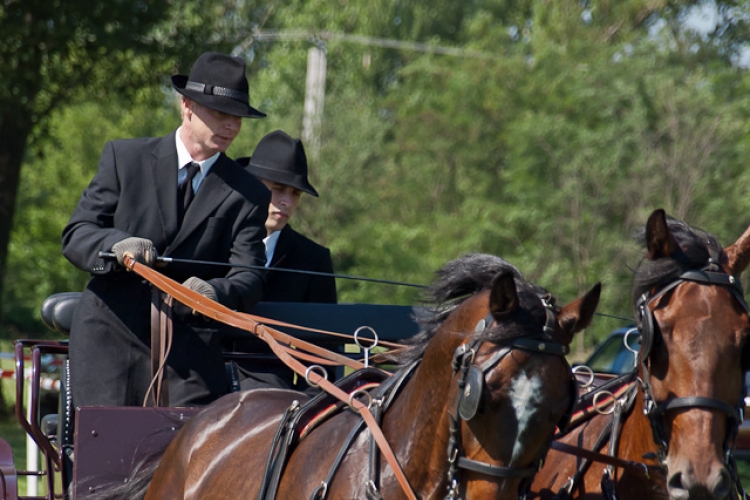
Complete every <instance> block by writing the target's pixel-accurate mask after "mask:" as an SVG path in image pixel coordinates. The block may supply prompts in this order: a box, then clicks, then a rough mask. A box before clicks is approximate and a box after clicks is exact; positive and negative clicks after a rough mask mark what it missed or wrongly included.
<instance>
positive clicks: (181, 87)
mask: <svg viewBox="0 0 750 500" xmlns="http://www.w3.org/2000/svg"><path fill="white" fill-rule="evenodd" d="M187 81H188V77H187V76H186V75H172V86H173V87H174V89H175V90H176V91H177V92H179V93H180V94H182V95H184V96H185V97H188V98H190V99H192V100H194V101H195V102H197V103H198V104H200V105H202V106H205V107H207V108H209V109H213V110H216V111H221V112H222V113H225V114H228V115H232V116H239V117H242V118H265V117H266V114H265V113H263V112H261V111H258V110H257V109H255V108H253V107H252V106H250V105H249V104H247V103H244V102H241V101H237V100H235V99H232V98H230V97H224V96H216V95H207V94H204V93H202V92H198V91H195V90H189V89H186V88H185V85H186V84H187Z"/></svg>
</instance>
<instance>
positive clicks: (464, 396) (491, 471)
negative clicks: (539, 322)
mask: <svg viewBox="0 0 750 500" xmlns="http://www.w3.org/2000/svg"><path fill="white" fill-rule="evenodd" d="M541 300H542V303H543V304H544V308H545V311H546V314H547V319H546V324H545V325H544V327H543V329H542V335H541V338H538V339H537V338H530V337H518V338H514V339H508V340H502V341H493V342H494V343H498V344H501V345H502V346H501V348H500V349H498V350H497V351H496V352H495V353H494V354H493V355H492V356H490V357H489V359H487V360H485V361H484V362H483V363H481V364H480V365H478V364H476V362H475V361H476V357H477V353H478V352H479V348H480V347H481V345H482V343H484V342H485V340H482V339H483V338H485V336H484V335H482V333H483V332H484V331H485V330H488V329H490V328H492V327H493V326H494V325H495V324H496V322H495V320H494V318H493V317H492V314H488V315H487V317H486V318H485V319H481V320H479V323H477V326H476V328H475V332H476V333H477V335H475V337H474V339H473V340H471V341H469V342H467V343H466V344H461V345H460V346H458V348H457V349H456V351H455V353H454V354H453V375H454V376H456V375H459V377H458V381H457V385H458V397H457V398H456V405H455V411H454V414H450V413H449V417H450V437H449V440H448V464H449V468H448V495H447V496H446V500H458V499H459V498H460V496H459V491H460V485H459V479H458V476H459V469H464V470H470V471H472V472H476V473H479V474H483V475H485V476H491V477H496V478H520V479H524V481H522V483H521V485H520V486H519V497H520V498H523V497H525V495H526V493H527V492H528V489H529V487H530V486H531V480H532V478H533V477H534V475H535V474H536V472H537V471H538V470H539V467H540V466H541V463H542V461H543V459H544V456H545V455H546V453H547V450H548V449H549V446H547V447H545V448H544V450H543V451H542V453H541V454H540V456H539V457H537V458H536V459H535V460H534V462H533V463H532V465H530V466H528V467H521V468H519V467H505V466H500V465H494V464H489V463H486V462H480V461H477V460H472V459H470V458H468V457H466V455H465V453H464V452H463V450H462V449H461V446H460V440H461V439H460V427H461V425H460V424H461V421H462V420H464V421H469V420H471V419H472V418H473V417H474V415H476V412H477V409H478V407H479V402H480V399H481V394H482V387H483V384H484V376H485V374H486V373H487V372H489V371H490V370H492V369H493V368H494V367H495V366H497V365H498V364H499V363H500V362H501V361H502V360H503V358H505V356H507V355H508V354H510V353H511V352H512V351H513V350H514V349H521V350H524V351H530V352H535V353H540V354H551V355H556V356H561V357H562V358H563V360H564V361H565V362H566V363H567V360H565V355H566V354H568V353H569V352H570V348H569V346H568V345H566V344H562V343H560V342H558V341H556V340H554V339H553V338H552V335H551V334H552V332H553V331H554V326H555V322H556V318H555V314H554V310H553V306H552V304H551V303H550V300H549V298H548V297H547V296H544V297H541ZM576 396H577V389H576V385H575V380H574V379H573V378H572V375H571V395H570V405H569V407H568V411H567V413H566V415H564V416H563V417H562V419H561V422H560V424H558V425H559V426H565V425H567V422H568V420H569V418H570V414H571V412H572V409H573V405H574V404H575V400H576ZM551 439H552V435H550V442H551Z"/></svg>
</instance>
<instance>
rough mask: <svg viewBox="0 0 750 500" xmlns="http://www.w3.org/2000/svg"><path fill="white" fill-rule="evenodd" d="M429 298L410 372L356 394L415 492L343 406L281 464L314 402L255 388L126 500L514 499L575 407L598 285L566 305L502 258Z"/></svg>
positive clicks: (467, 259) (222, 409)
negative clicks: (578, 365) (575, 365)
mask: <svg viewBox="0 0 750 500" xmlns="http://www.w3.org/2000/svg"><path fill="white" fill-rule="evenodd" d="M426 290H427V292H426V298H427V300H429V302H430V303H431V304H432V307H430V308H429V312H430V313H429V314H428V315H425V317H423V318H421V319H420V323H421V325H422V327H423V329H422V330H421V332H420V333H419V334H418V335H416V336H415V337H414V338H413V339H410V341H409V342H408V347H407V348H406V349H405V350H403V351H401V352H400V353H398V354H395V355H394V356H393V359H392V360H391V362H394V363H398V365H399V366H401V368H399V369H398V370H396V371H395V373H394V374H393V375H392V376H390V377H388V376H387V375H386V378H387V380H386V381H385V382H383V383H382V384H381V385H380V388H378V389H374V390H373V392H372V393H368V394H371V395H370V396H362V393H360V396H358V397H364V398H370V399H371V401H372V406H373V408H374V409H378V408H379V409H380V413H381V416H380V428H381V429H382V433H383V434H384V435H385V437H386V439H387V441H388V443H389V445H390V447H391V448H392V451H393V453H394V454H395V456H396V457H397V460H398V464H400V466H401V467H402V471H403V474H404V475H405V477H406V478H407V479H408V483H409V484H408V488H410V489H411V490H412V491H408V488H404V486H403V485H402V484H400V483H399V482H398V481H397V480H396V478H395V474H394V472H393V470H392V467H391V466H390V464H389V463H386V461H385V460H383V455H384V454H381V453H378V452H377V448H375V447H372V445H371V443H370V438H371V437H372V435H373V433H372V432H370V430H369V429H368V428H367V427H364V426H363V425H362V424H361V420H362V419H361V418H360V417H359V416H358V414H357V412H356V411H354V410H353V409H352V408H351V407H347V406H346V405H339V406H340V407H341V408H340V410H339V411H338V412H337V413H335V414H334V415H333V416H330V417H329V418H327V419H325V420H323V421H322V422H320V423H317V424H316V425H315V426H314V427H313V429H312V430H311V431H309V432H308V431H307V430H304V431H299V432H295V433H293V434H292V436H293V439H290V441H292V446H291V447H289V448H284V450H282V451H281V452H280V453H279V450H280V448H282V447H284V446H285V443H286V442H287V438H285V437H284V436H288V435H287V434H284V435H282V436H281V437H279V436H280V434H283V429H282V428H281V427H283V426H280V425H279V424H280V423H281V422H284V423H287V425H286V427H290V426H291V425H290V424H289V422H291V419H289V418H287V417H288V416H289V415H290V414H292V413H294V412H296V411H301V410H299V408H301V407H302V408H304V407H306V402H307V401H308V399H309V398H308V396H306V395H305V394H303V393H300V392H295V391H289V390H284V389H255V390H251V391H246V392H239V393H232V394H229V395H227V396H224V397H223V398H221V399H219V400H217V401H216V402H214V403H212V404H211V405H209V406H207V407H206V408H205V409H204V410H202V411H201V412H200V413H198V414H197V415H196V416H195V417H193V418H192V419H191V420H190V421H189V422H188V423H187V424H186V425H185V427H183V428H182V429H181V430H180V431H179V432H178V434H177V436H176V437H175V438H174V440H173V441H172V442H171V444H170V445H169V447H168V448H167V450H166V452H165V453H164V455H163V457H162V458H161V461H160V463H159V464H158V466H156V467H155V472H154V471H153V470H151V471H149V470H148V468H147V469H145V472H144V474H142V475H141V477H139V478H137V480H133V481H131V484H132V488H131V491H129V492H127V493H124V494H123V497H124V498H139V497H140V496H141V495H143V490H144V489H146V488H147V491H146V492H145V498H146V499H147V500H154V499H159V500H170V499H198V498H201V499H224V498H226V499H229V498H232V499H234V498H260V499H267V498H279V499H324V498H328V499H347V500H349V499H352V498H362V499H364V498H367V499H380V498H385V499H388V500H393V499H402V498H420V499H437V498H441V499H442V498H454V499H455V498H459V496H460V498H462V499H467V500H471V499H474V500H478V499H509V500H510V499H516V498H517V497H518V495H519V490H523V489H524V486H523V485H524V484H526V485H528V482H529V480H530V478H531V477H532V476H533V474H534V473H535V472H536V470H537V469H538V465H539V463H540V461H541V460H542V459H543V457H544V455H545V454H546V452H547V449H548V446H549V443H550V441H551V438H552V435H553V433H554V430H555V428H556V427H557V426H558V425H563V422H564V421H565V416H566V415H567V414H568V413H569V411H570V409H571V407H572V402H573V401H574V400H575V392H574V389H575V386H574V384H572V382H573V378H572V373H571V369H570V366H569V364H568V362H567V360H566V358H565V354H566V353H567V352H568V350H569V344H570V342H571V341H572V339H573V336H574V334H575V333H576V332H578V331H580V330H582V329H584V328H585V327H586V326H588V325H589V324H590V322H591V319H592V317H593V314H594V311H595V309H596V306H597V305H598V302H599V295H600V290H601V286H600V284H598V283H597V284H596V285H595V286H594V287H592V288H591V290H589V291H588V292H587V293H585V294H583V295H582V296H580V297H579V298H577V299H576V300H574V301H572V302H571V303H569V304H567V305H565V306H563V307H560V306H556V305H555V304H554V299H553V298H552V296H551V295H549V294H548V293H547V292H546V291H545V290H544V289H543V288H541V287H539V286H537V285H533V284H531V283H528V282H526V281H525V280H524V279H523V278H522V277H521V274H520V273H519V272H518V271H517V270H516V268H515V267H513V266H512V265H510V264H509V263H507V262H506V261H504V260H503V259H501V258H499V257H494V256H490V255H485V254H476V253H475V254H468V255H465V256H463V257H459V258H458V259H456V260H454V261H451V262H449V263H448V264H446V265H445V266H444V267H443V268H442V269H441V270H440V271H438V272H437V277H436V280H435V282H434V283H433V284H432V285H430V287H428V288H427V289H426ZM370 370H373V368H370ZM373 413H375V411H373ZM316 418H317V417H316ZM303 434H304V437H302V435H303ZM279 457H281V458H279ZM147 474H153V476H152V478H151V480H150V483H149V478H148V477H145V476H146V475H147ZM274 479H277V480H274ZM125 486H126V487H127V486H128V485H125ZM139 490H140V491H139Z"/></svg>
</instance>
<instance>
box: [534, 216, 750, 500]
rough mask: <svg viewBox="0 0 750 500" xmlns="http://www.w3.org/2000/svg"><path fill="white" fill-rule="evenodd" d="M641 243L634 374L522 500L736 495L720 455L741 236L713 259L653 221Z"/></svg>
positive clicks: (730, 427) (730, 394) (734, 410)
mask: <svg viewBox="0 0 750 500" xmlns="http://www.w3.org/2000/svg"><path fill="white" fill-rule="evenodd" d="M641 237H642V240H643V242H644V243H645V246H646V257H645V258H644V259H643V261H642V263H641V265H640V266H639V267H638V268H637V269H636V270H635V287H634V299H635V305H636V323H637V324H638V327H639V331H640V335H641V345H640V352H639V354H638V366H636V367H634V370H633V372H632V373H631V374H629V375H626V376H625V377H623V379H622V383H623V384H624V385H620V386H619V388H620V389H619V392H618V391H614V389H613V391H614V392H611V393H610V394H615V396H614V397H612V398H610V400H611V401H614V404H613V405H612V406H611V407H610V410H613V411H611V412H610V411H607V412H606V413H607V414H601V413H597V412H592V413H593V415H594V416H593V417H591V418H589V419H584V420H583V422H582V423H580V424H578V425H576V426H574V428H573V429H572V430H571V431H570V432H568V433H567V434H565V435H563V436H561V437H559V438H558V439H557V441H555V443H553V445H552V447H553V449H552V450H551V451H550V453H549V455H548V457H547V461H546V463H545V466H544V467H543V468H542V470H541V471H540V472H539V474H537V476H536V478H535V480H534V483H533V485H532V494H531V495H530V496H531V498H542V499H555V500H564V499H569V498H577V499H586V500H597V499H606V500H615V499H618V498H619V499H622V500H630V499H638V500H656V499H667V498H669V499H672V500H725V499H730V498H737V496H738V492H740V491H741V489H742V488H741V486H739V483H738V482H737V475H736V469H735V467H734V462H733V460H732V457H731V449H732V446H733V442H734V438H735V436H736V433H737V428H738V426H739V424H740V423H741V420H742V417H741V415H742V408H743V406H744V403H743V372H744V371H745V370H746V369H747V354H746V345H747V341H748V334H750V320H748V308H747V304H746V303H745V300H744V298H743V291H742V287H741V284H740V281H739V277H740V275H741V274H742V272H743V271H744V270H745V268H746V267H747V265H748V261H750V228H748V229H747V230H746V231H745V233H744V234H743V235H742V236H741V237H740V238H739V239H738V240H737V241H736V242H735V243H734V244H733V245H731V246H729V247H727V248H722V247H721V245H719V243H718V241H717V240H716V238H715V237H714V236H712V235H710V234H707V233H705V232H703V231H701V230H698V229H694V228H691V227H690V226H688V225H687V224H686V223H684V222H682V221H679V220H675V219H671V218H668V217H666V215H665V213H664V211H663V210H656V211H655V212H653V213H652V214H651V216H650V217H649V219H648V222H647V224H646V228H645V231H643V232H642V234H641ZM616 387H617V386H616ZM600 401H604V399H600ZM738 486H739V487H738Z"/></svg>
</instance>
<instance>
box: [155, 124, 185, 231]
mask: <svg viewBox="0 0 750 500" xmlns="http://www.w3.org/2000/svg"><path fill="white" fill-rule="evenodd" d="M175 133H176V132H172V133H171V134H169V135H168V136H166V137H164V138H163V139H162V140H161V142H159V144H158V145H157V147H156V148H155V149H154V151H153V153H152V155H151V168H150V173H151V176H152V181H153V182H152V186H154V189H155V190H156V195H155V196H153V197H152V199H155V200H156V208H157V210H158V211H159V216H160V218H161V223H162V227H163V228H164V233H165V240H166V241H170V240H171V239H172V238H173V237H174V235H175V234H176V233H177V230H178V227H177V147H176V146H175Z"/></svg>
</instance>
